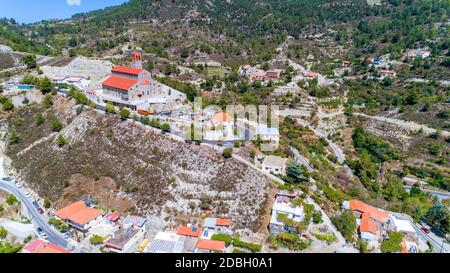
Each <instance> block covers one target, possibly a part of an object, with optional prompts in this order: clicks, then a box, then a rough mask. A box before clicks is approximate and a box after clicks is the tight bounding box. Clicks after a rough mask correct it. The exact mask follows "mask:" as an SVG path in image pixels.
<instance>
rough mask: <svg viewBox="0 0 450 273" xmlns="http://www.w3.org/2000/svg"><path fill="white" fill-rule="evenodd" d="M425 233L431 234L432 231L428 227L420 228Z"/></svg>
mask: <svg viewBox="0 0 450 273" xmlns="http://www.w3.org/2000/svg"><path fill="white" fill-rule="evenodd" d="M420 229H421V230H422V231H423V232H425V233H426V234H428V233H430V229H429V228H428V227H421V228H420Z"/></svg>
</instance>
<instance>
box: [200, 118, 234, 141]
mask: <svg viewBox="0 0 450 273" xmlns="http://www.w3.org/2000/svg"><path fill="white" fill-rule="evenodd" d="M207 127H209V130H208V129H207V130H206V131H205V135H204V138H205V139H206V140H215V141H219V140H233V139H234V118H233V117H231V116H230V115H229V114H228V113H226V112H219V113H216V114H214V115H212V116H211V117H210V118H209V126H207Z"/></svg>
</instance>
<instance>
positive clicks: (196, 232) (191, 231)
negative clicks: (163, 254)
mask: <svg viewBox="0 0 450 273" xmlns="http://www.w3.org/2000/svg"><path fill="white" fill-rule="evenodd" d="M177 234H178V235H182V236H190V237H200V235H201V234H202V229H201V228H195V227H185V226H179V227H178V228H177Z"/></svg>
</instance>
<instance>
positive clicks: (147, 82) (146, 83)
mask: <svg viewBox="0 0 450 273" xmlns="http://www.w3.org/2000/svg"><path fill="white" fill-rule="evenodd" d="M151 82H152V81H150V80H142V81H141V84H142V85H149V84H150V83H151Z"/></svg>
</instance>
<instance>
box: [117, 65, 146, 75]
mask: <svg viewBox="0 0 450 273" xmlns="http://www.w3.org/2000/svg"><path fill="white" fill-rule="evenodd" d="M142 71H144V70H143V69H141V68H133V67H127V66H120V65H119V66H115V67H114V68H113V69H112V70H111V72H116V73H123V74H130V75H136V76H137V75H139V74H140V73H141V72H142Z"/></svg>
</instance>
